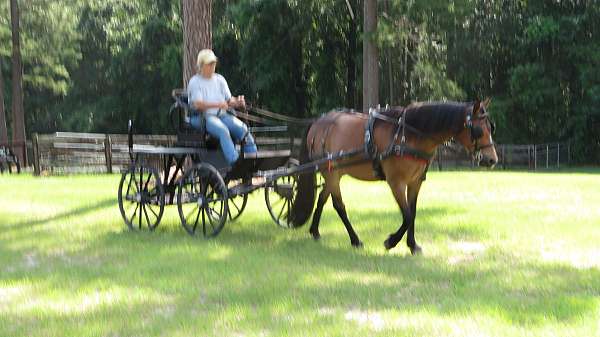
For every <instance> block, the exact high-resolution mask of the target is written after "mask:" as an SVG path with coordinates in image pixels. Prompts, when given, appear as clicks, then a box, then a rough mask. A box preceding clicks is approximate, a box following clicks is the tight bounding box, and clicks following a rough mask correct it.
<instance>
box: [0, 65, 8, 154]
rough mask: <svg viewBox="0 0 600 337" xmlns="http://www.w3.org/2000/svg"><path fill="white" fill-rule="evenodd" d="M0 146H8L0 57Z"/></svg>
mask: <svg viewBox="0 0 600 337" xmlns="http://www.w3.org/2000/svg"><path fill="white" fill-rule="evenodd" d="M0 146H8V132H7V130H6V112H5V111H4V77H3V75H2V58H1V57H0Z"/></svg>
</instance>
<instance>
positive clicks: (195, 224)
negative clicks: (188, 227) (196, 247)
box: [192, 209, 200, 233]
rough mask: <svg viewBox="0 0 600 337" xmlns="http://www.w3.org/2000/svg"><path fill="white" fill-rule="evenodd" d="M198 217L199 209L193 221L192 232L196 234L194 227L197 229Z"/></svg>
mask: <svg viewBox="0 0 600 337" xmlns="http://www.w3.org/2000/svg"><path fill="white" fill-rule="evenodd" d="M199 217H200V209H198V213H196V220H194V229H193V230H192V232H194V233H196V227H198V218H199Z"/></svg>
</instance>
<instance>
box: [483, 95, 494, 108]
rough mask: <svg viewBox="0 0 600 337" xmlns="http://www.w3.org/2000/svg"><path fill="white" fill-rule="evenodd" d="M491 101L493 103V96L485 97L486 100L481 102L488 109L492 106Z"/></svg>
mask: <svg viewBox="0 0 600 337" xmlns="http://www.w3.org/2000/svg"><path fill="white" fill-rule="evenodd" d="M490 103H492V98H491V97H488V98H486V99H485V101H483V103H481V104H482V105H483V107H484V108H485V109H487V108H488V107H489V106H490Z"/></svg>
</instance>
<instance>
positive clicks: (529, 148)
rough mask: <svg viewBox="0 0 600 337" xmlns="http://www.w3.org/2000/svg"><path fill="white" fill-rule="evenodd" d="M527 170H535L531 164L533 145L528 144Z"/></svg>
mask: <svg viewBox="0 0 600 337" xmlns="http://www.w3.org/2000/svg"><path fill="white" fill-rule="evenodd" d="M527 169H528V170H531V169H533V165H532V164H531V144H527Z"/></svg>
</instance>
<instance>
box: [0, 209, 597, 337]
mask: <svg viewBox="0 0 600 337" xmlns="http://www.w3.org/2000/svg"><path fill="white" fill-rule="evenodd" d="M114 204H115V201H114V200H113V199H107V200H103V201H101V202H99V203H97V204H95V205H89V206H86V207H81V208H77V209H73V210H71V211H69V212H64V213H61V214H58V215H55V216H53V217H49V218H46V219H40V220H37V221H34V222H33V223H31V222H27V223H21V224H14V225H12V226H14V229H18V228H21V227H20V226H35V225H39V224H43V223H45V222H48V221H55V220H59V219H61V218H66V217H71V216H77V215H82V214H85V213H88V212H92V211H94V210H98V209H101V208H104V207H108V206H112V205H114ZM171 211H172V210H171ZM462 211H463V210H462V209H458V210H457V209H454V208H453V209H451V210H449V209H445V208H425V209H421V210H420V211H419V218H418V219H422V220H421V222H419V220H418V223H417V238H418V236H419V233H422V234H423V235H424V236H425V235H426V236H431V237H448V238H449V239H451V240H473V241H479V240H481V238H482V236H486V233H484V232H481V231H479V230H476V229H473V228H470V227H467V226H458V227H457V226H452V227H448V226H446V227H445V226H443V223H442V222H441V221H437V220H436V219H442V218H443V217H444V216H448V215H453V214H455V213H457V212H458V213H461V212H462ZM352 213H354V215H352V214H351V215H350V218H351V220H353V219H354V220H353V221H355V222H356V224H355V225H354V227H355V229H356V230H357V232H359V235H361V237H362V238H363V239H364V238H369V237H375V236H381V237H382V238H385V237H386V236H387V235H388V234H389V233H390V232H392V231H395V230H396V229H397V227H398V226H399V225H400V222H401V217H400V213H399V211H398V210H382V211H379V210H373V211H362V212H352ZM326 218H327V219H326V220H325V218H324V220H325V221H324V222H323V224H322V226H323V227H330V226H338V227H339V228H343V225H342V223H341V221H340V220H339V218H338V217H337V214H335V212H333V214H332V213H329V214H328V216H327V217H326ZM261 219H262V218H261ZM120 220H121V219H115V228H119V226H122V228H123V229H121V230H119V231H117V232H105V233H103V234H99V235H98V236H97V238H96V239H95V240H94V241H92V242H89V243H88V244H87V246H84V247H82V248H81V250H79V251H75V252H70V253H69V254H70V255H69V256H67V257H66V258H63V259H62V260H57V259H56V258H54V257H51V256H46V257H39V259H40V261H39V262H40V265H41V266H43V267H40V268H37V269H33V270H27V271H25V272H24V271H17V272H11V273H5V274H4V275H2V276H1V277H0V280H3V281H8V284H11V283H12V282H14V284H18V283H19V281H21V280H27V282H28V283H31V284H36V288H37V289H42V290H43V289H47V290H48V291H50V290H52V291H56V289H62V291H63V292H64V293H69V291H71V290H72V289H88V290H89V289H94V288H101V287H107V284H108V285H114V286H117V287H120V288H124V289H132V290H134V289H150V290H151V291H152V292H154V293H156V294H158V295H159V297H164V298H169V299H171V300H169V301H167V302H166V303H163V302H160V301H158V302H155V301H154V300H152V299H151V298H148V299H145V300H144V299H141V300H138V302H136V301H134V300H131V299H127V298H125V299H123V300H122V301H124V302H125V303H123V302H116V303H113V304H111V303H108V304H103V305H98V306H94V307H89V308H86V309H85V310H82V311H80V312H78V311H75V312H71V313H67V314H65V313H64V312H60V311H57V312H54V311H51V310H48V311H45V312H44V313H43V314H42V318H45V319H46V318H47V320H48V322H60V321H61V320H65V319H67V320H69V321H71V322H78V323H77V325H72V326H70V325H69V328H70V329H73V330H74V331H75V332H77V329H80V328H79V327H81V329H83V330H82V331H87V330H85V329H87V327H86V325H90V326H95V327H96V326H98V320H100V319H101V320H103V322H102V324H105V328H104V330H102V331H101V333H99V334H106V331H113V332H114V331H118V330H121V329H124V327H123V326H122V323H121V322H122V320H123V315H124V312H125V313H126V315H130V316H131V317H136V316H140V317H141V316H144V317H147V318H145V319H142V320H139V321H132V323H131V325H130V326H129V327H128V328H127V333H126V334H142V335H144V334H145V333H144V332H146V331H148V330H150V331H153V334H155V335H161V334H174V333H175V332H176V331H177V329H180V328H181V321H177V320H175V319H172V318H173V317H178V319H180V320H183V321H186V320H190V321H195V320H198V316H203V315H204V316H206V319H207V320H213V321H217V320H221V321H222V320H223V319H225V318H220V317H219V315H220V314H221V313H223V312H224V311H226V310H227V308H232V307H235V308H242V309H245V310H247V311H249V312H255V311H257V308H271V310H266V311H267V312H272V311H275V308H278V307H280V306H281V303H282V300H283V301H284V302H285V301H287V302H288V303H287V304H286V305H288V306H290V308H289V309H290V311H292V315H293V314H295V313H293V312H297V313H298V314H299V315H306V319H304V320H302V323H298V324H299V326H297V328H299V329H303V330H304V331H309V330H308V329H310V328H311V326H312V325H313V324H315V323H316V324H319V325H320V326H327V325H329V324H332V323H331V317H326V316H324V315H321V314H319V313H318V312H319V310H320V309H325V310H324V311H325V312H328V310H333V312H335V313H336V315H338V316H336V319H341V320H343V319H344V313H346V312H349V311H352V310H359V311H367V312H368V311H380V312H388V311H390V310H396V311H400V312H415V311H421V310H422V311H425V312H431V313H433V314H434V315H439V316H442V317H452V316H454V315H464V316H466V317H468V316H469V315H470V314H477V313H481V314H489V315H492V316H497V315H499V316H501V317H502V318H503V319H505V320H506V321H508V322H509V323H511V324H515V325H519V326H521V327H523V328H527V327H536V326H541V325H543V324H545V323H547V321H548V320H551V321H559V322H573V321H577V320H578V319H580V318H581V317H583V316H585V315H593V313H594V312H595V310H597V309H596V307H595V305H596V304H595V302H594V300H593V299H594V298H595V297H597V296H599V295H600V286H598V283H597V280H598V279H600V272H599V271H598V270H597V269H587V270H586V269H577V268H574V267H572V266H569V265H563V264H558V263H541V262H539V261H535V260H534V259H530V258H527V257H521V256H517V255H515V254H513V253H512V252H509V251H505V250H501V249H498V248H490V249H488V250H486V251H485V252H483V253H482V254H481V256H478V257H477V258H476V259H475V260H473V261H468V260H467V261H464V262H461V263H457V264H449V263H448V262H447V261H446V260H445V259H443V258H440V257H431V256H427V254H425V255H424V256H420V257H412V256H409V255H394V254H390V253H385V252H384V251H383V247H379V249H380V250H377V251H375V252H373V251H372V250H366V249H365V250H355V249H353V248H351V247H350V245H349V244H348V245H346V244H344V245H339V246H335V245H331V244H330V242H331V241H333V240H337V241H339V240H340V238H341V237H343V240H344V242H345V240H346V239H347V236H346V235H347V234H346V233H345V231H340V232H336V233H334V234H329V235H328V236H325V235H324V236H323V238H322V242H315V241H313V240H312V239H311V238H310V237H309V235H308V233H307V231H308V225H305V226H304V227H301V228H299V229H298V230H291V231H290V230H283V229H278V228H277V227H276V226H275V225H274V224H272V221H271V219H270V218H269V217H268V215H266V214H265V215H264V221H263V220H259V221H260V223H248V222H239V221H238V222H234V223H228V224H227V225H226V227H225V230H224V231H223V232H222V233H221V235H220V236H219V237H217V238H216V239H213V240H204V239H202V238H191V237H189V236H188V235H187V234H185V232H184V231H183V230H182V229H181V227H180V226H178V225H175V224H170V225H169V226H167V227H166V228H165V227H159V230H158V231H157V232H154V233H150V232H144V231H142V232H130V231H127V230H125V229H124V225H122V223H121V222H120ZM365 222H366V223H369V225H368V226H361V223H365ZM161 226H162V225H161ZM323 227H322V228H323ZM384 228H385V230H384ZM404 242H405V239H404V240H403V241H402V244H399V247H398V248H396V249H404V250H405V251H406V248H405V247H404V246H403V244H404ZM425 249H426V251H427V247H425ZM595 282H596V283H595ZM42 295H43V294H42ZM140 301H141V302H140ZM240 310H241V309H240ZM254 315H255V316H252V315H250V316H249V317H245V318H242V321H244V320H246V321H248V322H249V321H251V320H254V319H257V318H259V319H261V320H263V321H264V322H270V321H271V318H270V317H267V318H265V317H257V316H256V315H260V314H259V313H255V314H254ZM7 319H8V320H9V321H20V320H21V321H23V322H27V321H28V319H27V318H23V317H22V313H19V312H17V311H15V313H9V314H8V315H7ZM203 319H204V318H203ZM30 320H31V321H32V322H33V321H35V320H40V317H32V318H31V319H30ZM48 322H47V323H46V324H58V323H48ZM32 324H33V325H32V326H33V327H35V326H36V324H34V323H32ZM203 324H210V322H204V323H203ZM248 324H250V323H248ZM346 324H347V323H346ZM384 328H385V327H384ZM390 328H391V329H393V327H390ZM301 331H302V330H301ZM74 334H76V333H74Z"/></svg>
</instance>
